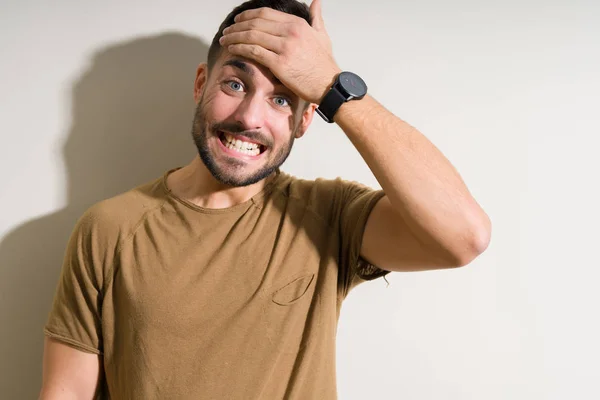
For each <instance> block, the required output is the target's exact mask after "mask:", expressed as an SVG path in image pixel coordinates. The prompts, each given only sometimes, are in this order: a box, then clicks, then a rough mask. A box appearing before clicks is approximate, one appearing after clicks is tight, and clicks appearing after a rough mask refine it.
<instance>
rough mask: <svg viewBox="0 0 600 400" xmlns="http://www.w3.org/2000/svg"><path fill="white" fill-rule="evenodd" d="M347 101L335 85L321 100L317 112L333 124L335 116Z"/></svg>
mask: <svg viewBox="0 0 600 400" xmlns="http://www.w3.org/2000/svg"><path fill="white" fill-rule="evenodd" d="M345 102H346V97H345V96H344V95H343V94H342V93H341V92H340V91H339V90H338V89H337V88H336V87H335V85H334V86H333V87H332V88H331V89H329V91H328V92H327V94H326V95H325V97H323V100H321V104H320V105H319V107H318V108H317V113H318V114H319V115H320V116H321V118H323V119H324V120H325V121H326V122H328V123H330V124H331V123H333V116H334V115H335V113H336V112H337V110H338V109H339V108H340V107H341V106H342V104H344V103H345Z"/></svg>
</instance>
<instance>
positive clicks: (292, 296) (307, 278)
mask: <svg viewBox="0 0 600 400" xmlns="http://www.w3.org/2000/svg"><path fill="white" fill-rule="evenodd" d="M314 280H315V274H312V273H308V274H305V275H302V276H299V277H296V278H292V280H291V281H290V282H289V283H285V284H284V285H283V286H282V287H280V288H276V289H275V291H274V292H273V297H272V300H273V302H274V303H276V304H279V305H280V306H289V305H292V304H294V303H296V302H298V301H300V300H301V299H302V297H303V296H304V295H306V294H307V293H308V289H309V288H310V286H311V284H312V283H313V281H314Z"/></svg>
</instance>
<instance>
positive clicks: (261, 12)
mask: <svg viewBox="0 0 600 400" xmlns="http://www.w3.org/2000/svg"><path fill="white" fill-rule="evenodd" d="M258 16H259V17H260V18H266V17H267V16H269V9H268V8H266V7H263V8H261V9H260V10H259V11H258Z"/></svg>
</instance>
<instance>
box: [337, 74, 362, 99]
mask: <svg viewBox="0 0 600 400" xmlns="http://www.w3.org/2000/svg"><path fill="white" fill-rule="evenodd" d="M339 82H340V85H341V86H342V88H343V89H344V90H345V91H346V92H347V93H348V94H349V95H350V96H352V97H358V98H361V97H363V96H364V95H365V94H367V84H366V83H365V81H363V80H362V79H361V77H360V76H358V75H356V74H353V73H352V72H346V71H345V72H342V73H341V74H340V76H339Z"/></svg>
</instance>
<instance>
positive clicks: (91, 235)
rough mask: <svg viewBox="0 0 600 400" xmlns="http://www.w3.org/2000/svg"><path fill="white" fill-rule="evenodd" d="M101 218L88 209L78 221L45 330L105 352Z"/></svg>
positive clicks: (86, 348) (79, 346) (84, 348)
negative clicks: (103, 337)
mask: <svg viewBox="0 0 600 400" xmlns="http://www.w3.org/2000/svg"><path fill="white" fill-rule="evenodd" d="M99 229H100V227H99V223H98V217H97V215H95V214H94V212H93V211H89V210H88V211H87V212H86V213H85V214H84V215H83V216H82V217H81V218H80V219H79V221H78V222H77V224H76V225H75V228H74V229H73V232H72V234H71V237H70V238H69V242H68V244H67V248H66V252H65V255H64V260H63V265H62V269H61V274H60V278H59V282H58V286H57V288H56V292H55V295H54V301H53V304H52V309H51V311H50V315H49V317H48V320H47V322H46V325H45V326H44V333H45V334H46V335H47V336H49V337H51V338H53V339H55V340H58V341H60V342H62V343H64V344H67V345H70V346H71V347H74V348H76V349H78V350H81V351H84V352H87V353H95V354H102V328H101V326H102V324H101V309H102V285H103V280H104V279H103V272H102V265H101V264H102V261H101V258H102V253H103V251H102V249H101V248H100V245H99V243H98V238H99V237H100V236H102V235H101V232H99Z"/></svg>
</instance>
